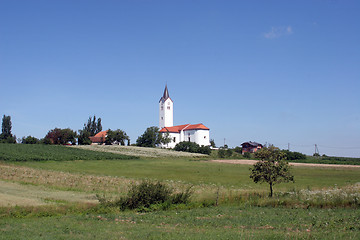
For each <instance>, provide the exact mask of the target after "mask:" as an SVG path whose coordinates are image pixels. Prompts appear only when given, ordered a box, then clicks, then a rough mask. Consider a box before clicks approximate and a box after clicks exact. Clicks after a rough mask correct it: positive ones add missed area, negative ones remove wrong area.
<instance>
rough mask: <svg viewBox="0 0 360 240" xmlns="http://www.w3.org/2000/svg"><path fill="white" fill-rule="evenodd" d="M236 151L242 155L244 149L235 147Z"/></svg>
mask: <svg viewBox="0 0 360 240" xmlns="http://www.w3.org/2000/svg"><path fill="white" fill-rule="evenodd" d="M234 151H235V152H237V153H240V154H241V153H242V147H235V148H234Z"/></svg>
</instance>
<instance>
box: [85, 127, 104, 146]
mask: <svg viewBox="0 0 360 240" xmlns="http://www.w3.org/2000/svg"><path fill="white" fill-rule="evenodd" d="M107 132H108V130H106V131H102V132H99V133H97V134H95V136H93V137H89V138H90V140H91V142H92V143H93V144H103V143H105V138H106V135H107Z"/></svg>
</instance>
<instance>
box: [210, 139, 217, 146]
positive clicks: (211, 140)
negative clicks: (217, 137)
mask: <svg viewBox="0 0 360 240" xmlns="http://www.w3.org/2000/svg"><path fill="white" fill-rule="evenodd" d="M210 146H211V147H213V148H216V145H215V141H214V139H210Z"/></svg>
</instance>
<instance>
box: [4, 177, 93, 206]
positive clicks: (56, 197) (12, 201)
mask: <svg viewBox="0 0 360 240" xmlns="http://www.w3.org/2000/svg"><path fill="white" fill-rule="evenodd" d="M0 192H1V193H0V206H2V207H9V206H40V205H48V204H53V203H61V202H82V203H93V204H95V203H98V201H97V199H96V196H95V195H94V194H86V193H80V192H74V191H59V190H54V189H49V188H46V187H43V186H33V185H23V184H19V183H12V182H6V181H0Z"/></svg>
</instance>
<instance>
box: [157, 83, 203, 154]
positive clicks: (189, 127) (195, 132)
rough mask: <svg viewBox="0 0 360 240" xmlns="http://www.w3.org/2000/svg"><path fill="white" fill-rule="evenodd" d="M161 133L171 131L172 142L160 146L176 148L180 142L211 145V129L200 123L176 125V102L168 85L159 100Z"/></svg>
mask: <svg viewBox="0 0 360 240" xmlns="http://www.w3.org/2000/svg"><path fill="white" fill-rule="evenodd" d="M159 127H160V133H169V137H170V139H171V142H170V143H168V144H165V145H161V146H160V147H164V148H174V147H175V145H176V144H177V143H179V142H184V141H189V142H195V143H197V144H199V145H200V146H210V129H209V128H207V127H206V126H204V125H203V124H202V123H199V124H184V125H178V126H174V102H173V100H172V99H171V98H170V96H169V91H168V89H167V85H166V86H165V90H164V94H163V96H162V97H161V98H160V101H159Z"/></svg>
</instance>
